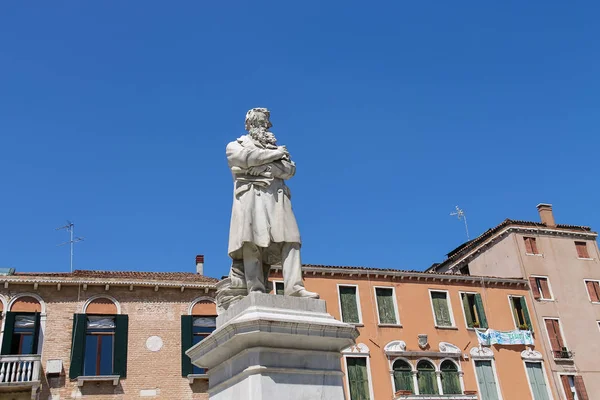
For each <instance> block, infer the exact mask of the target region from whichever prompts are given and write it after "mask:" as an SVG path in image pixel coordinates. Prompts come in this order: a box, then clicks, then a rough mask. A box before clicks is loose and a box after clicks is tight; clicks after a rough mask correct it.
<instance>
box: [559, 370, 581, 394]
mask: <svg viewBox="0 0 600 400" xmlns="http://www.w3.org/2000/svg"><path fill="white" fill-rule="evenodd" d="M556 374H557V375H558V381H559V382H560V385H559V386H560V393H561V395H562V396H564V398H565V399H566V398H568V397H567V393H565V387H564V385H563V383H562V379H561V377H562V376H563V375H567V376H572V377H573V387H575V393H574V398H575V400H581V399H580V398H579V395H577V388H576V386H575V377H576V376H577V374H574V373H570V372H557V373H556Z"/></svg>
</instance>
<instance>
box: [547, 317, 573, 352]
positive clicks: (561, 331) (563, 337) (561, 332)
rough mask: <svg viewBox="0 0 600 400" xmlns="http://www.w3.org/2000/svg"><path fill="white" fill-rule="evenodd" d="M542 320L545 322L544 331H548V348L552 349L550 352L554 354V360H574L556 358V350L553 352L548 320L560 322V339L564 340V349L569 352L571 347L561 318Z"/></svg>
mask: <svg viewBox="0 0 600 400" xmlns="http://www.w3.org/2000/svg"><path fill="white" fill-rule="evenodd" d="M542 319H543V321H544V330H545V331H546V338H547V339H548V346H549V348H550V351H551V352H552V359H553V360H572V358H561V357H555V356H554V350H552V342H550V332H548V326H547V325H546V320H549V319H552V320H555V321H558V328H559V330H560V338H561V339H562V342H563V347H564V348H566V349H567V350H569V345H568V343H567V339H566V337H565V332H564V330H563V325H562V323H561V322H560V318H558V317H542Z"/></svg>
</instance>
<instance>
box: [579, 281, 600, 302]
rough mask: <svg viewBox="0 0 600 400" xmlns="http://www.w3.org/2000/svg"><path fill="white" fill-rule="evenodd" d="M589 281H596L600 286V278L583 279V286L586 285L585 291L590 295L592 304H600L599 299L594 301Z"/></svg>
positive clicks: (589, 298)
mask: <svg viewBox="0 0 600 400" xmlns="http://www.w3.org/2000/svg"><path fill="white" fill-rule="evenodd" d="M588 282H596V283H598V286H600V279H584V280H583V286H585V292H586V293H587V295H588V300H589V301H590V303H592V304H600V300H599V301H592V296H590V291H589V289H588V287H587V283H588ZM599 297H600V296H599Z"/></svg>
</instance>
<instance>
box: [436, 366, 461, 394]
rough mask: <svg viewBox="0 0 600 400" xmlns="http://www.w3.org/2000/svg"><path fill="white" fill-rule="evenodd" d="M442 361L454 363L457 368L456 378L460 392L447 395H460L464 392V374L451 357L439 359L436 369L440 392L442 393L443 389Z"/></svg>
mask: <svg viewBox="0 0 600 400" xmlns="http://www.w3.org/2000/svg"><path fill="white" fill-rule="evenodd" d="M444 361H451V362H452V363H453V364H454V365H456V367H457V368H458V370H457V371H458V380H459V382H460V390H461V391H462V393H461V394H454V395H448V396H462V395H464V394H465V381H464V379H463V376H464V375H465V373H464V371H463V370H462V368H461V366H460V363H459V362H457V361H456V360H453V359H451V358H442V359H441V360H440V361H439V365H438V370H439V374H438V377H439V378H438V380H439V386H440V394H442V395H444V394H445V393H444V391H443V388H442V363H443V362H444Z"/></svg>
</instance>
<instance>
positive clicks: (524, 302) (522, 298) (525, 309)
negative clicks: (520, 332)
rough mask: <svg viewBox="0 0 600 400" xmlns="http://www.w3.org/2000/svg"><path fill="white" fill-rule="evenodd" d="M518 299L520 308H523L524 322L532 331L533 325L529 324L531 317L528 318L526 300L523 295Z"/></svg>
mask: <svg viewBox="0 0 600 400" xmlns="http://www.w3.org/2000/svg"><path fill="white" fill-rule="evenodd" d="M519 300H520V301H521V309H522V310H523V316H524V317H525V323H526V324H527V326H528V327H529V330H530V331H531V332H533V325H532V324H531V318H529V311H528V310H527V301H525V297H521V298H520V299H519Z"/></svg>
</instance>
